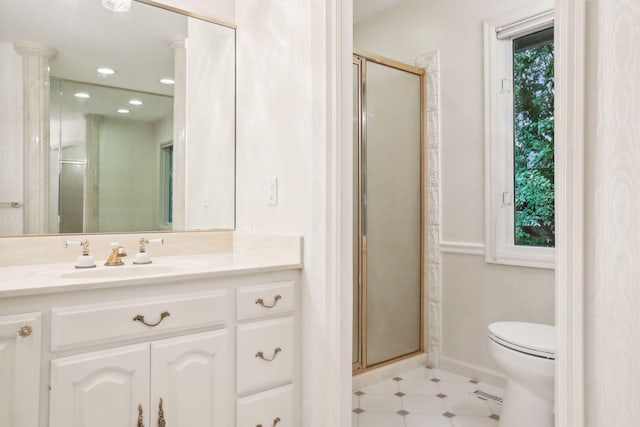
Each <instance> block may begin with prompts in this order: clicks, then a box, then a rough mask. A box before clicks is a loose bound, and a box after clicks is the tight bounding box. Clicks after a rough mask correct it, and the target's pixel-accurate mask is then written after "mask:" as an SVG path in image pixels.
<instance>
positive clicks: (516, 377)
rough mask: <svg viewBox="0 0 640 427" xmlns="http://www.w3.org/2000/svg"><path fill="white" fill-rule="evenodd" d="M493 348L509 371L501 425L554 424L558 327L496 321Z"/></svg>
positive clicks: (492, 329)
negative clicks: (556, 329)
mask: <svg viewBox="0 0 640 427" xmlns="http://www.w3.org/2000/svg"><path fill="white" fill-rule="evenodd" d="M489 352H490V353H491V355H492V356H493V358H494V359H495V360H496V362H498V365H499V366H500V368H502V370H503V371H504V372H505V373H506V375H507V387H506V389H505V393H504V403H503V405H502V410H501V412H500V427H553V425H554V422H553V383H554V381H553V378H554V369H555V358H556V333H555V327H553V326H549V325H541V324H537V323H525V322H496V323H492V324H490V325H489Z"/></svg>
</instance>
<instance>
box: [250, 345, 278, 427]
mask: <svg viewBox="0 0 640 427" xmlns="http://www.w3.org/2000/svg"><path fill="white" fill-rule="evenodd" d="M281 351H282V349H281V348H280V347H276V349H275V350H273V357H272V358H271V359H267V358H266V357H264V353H263V352H261V351H259V352H257V353H256V357H259V358H260V359H262V360H264V361H265V362H272V361H274V360H275V359H276V356H277V355H278V353H280V352H281ZM274 425H275V424H274Z"/></svg>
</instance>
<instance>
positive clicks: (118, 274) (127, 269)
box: [59, 265, 180, 279]
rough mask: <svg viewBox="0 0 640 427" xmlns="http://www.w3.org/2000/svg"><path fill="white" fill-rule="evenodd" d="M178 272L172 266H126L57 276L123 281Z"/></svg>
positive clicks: (77, 271)
mask: <svg viewBox="0 0 640 427" xmlns="http://www.w3.org/2000/svg"><path fill="white" fill-rule="evenodd" d="M178 271H180V268H179V267H177V266H172V265H126V266H114V267H103V266H99V267H96V268H88V269H83V270H80V269H79V270H74V271H69V272H65V273H62V274H60V275H59V277H60V278H61V279H124V278H131V277H143V276H159V275H165V274H172V273H176V272H178Z"/></svg>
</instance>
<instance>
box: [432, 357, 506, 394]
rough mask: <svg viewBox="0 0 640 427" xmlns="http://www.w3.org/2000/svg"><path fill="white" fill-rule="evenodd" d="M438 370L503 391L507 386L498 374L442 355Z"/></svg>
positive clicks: (504, 379)
mask: <svg viewBox="0 0 640 427" xmlns="http://www.w3.org/2000/svg"><path fill="white" fill-rule="evenodd" d="M439 368H440V369H444V370H445V371H450V372H453V373H454V374H458V375H464V376H465V377H467V378H473V379H475V380H478V381H482V382H483V383H487V384H489V385H492V386H494V387H499V388H502V389H504V387H505V386H506V384H507V379H506V377H505V376H504V375H503V374H501V373H500V372H496V371H493V370H491V369H487V368H483V367H481V366H478V365H473V364H471V363H467V362H462V361H460V360H456V359H451V358H449V357H446V356H442V355H441V356H440V366H439Z"/></svg>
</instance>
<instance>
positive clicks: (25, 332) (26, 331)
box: [18, 325, 33, 338]
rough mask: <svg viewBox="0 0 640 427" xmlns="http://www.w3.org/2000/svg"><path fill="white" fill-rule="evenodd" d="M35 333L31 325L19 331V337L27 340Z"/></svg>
mask: <svg viewBox="0 0 640 427" xmlns="http://www.w3.org/2000/svg"><path fill="white" fill-rule="evenodd" d="M32 333H33V328H32V327H31V326H29V325H24V326H23V327H22V328H20V329H18V336H19V337H22V338H26V337H28V336H29V335H31V334H32Z"/></svg>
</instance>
